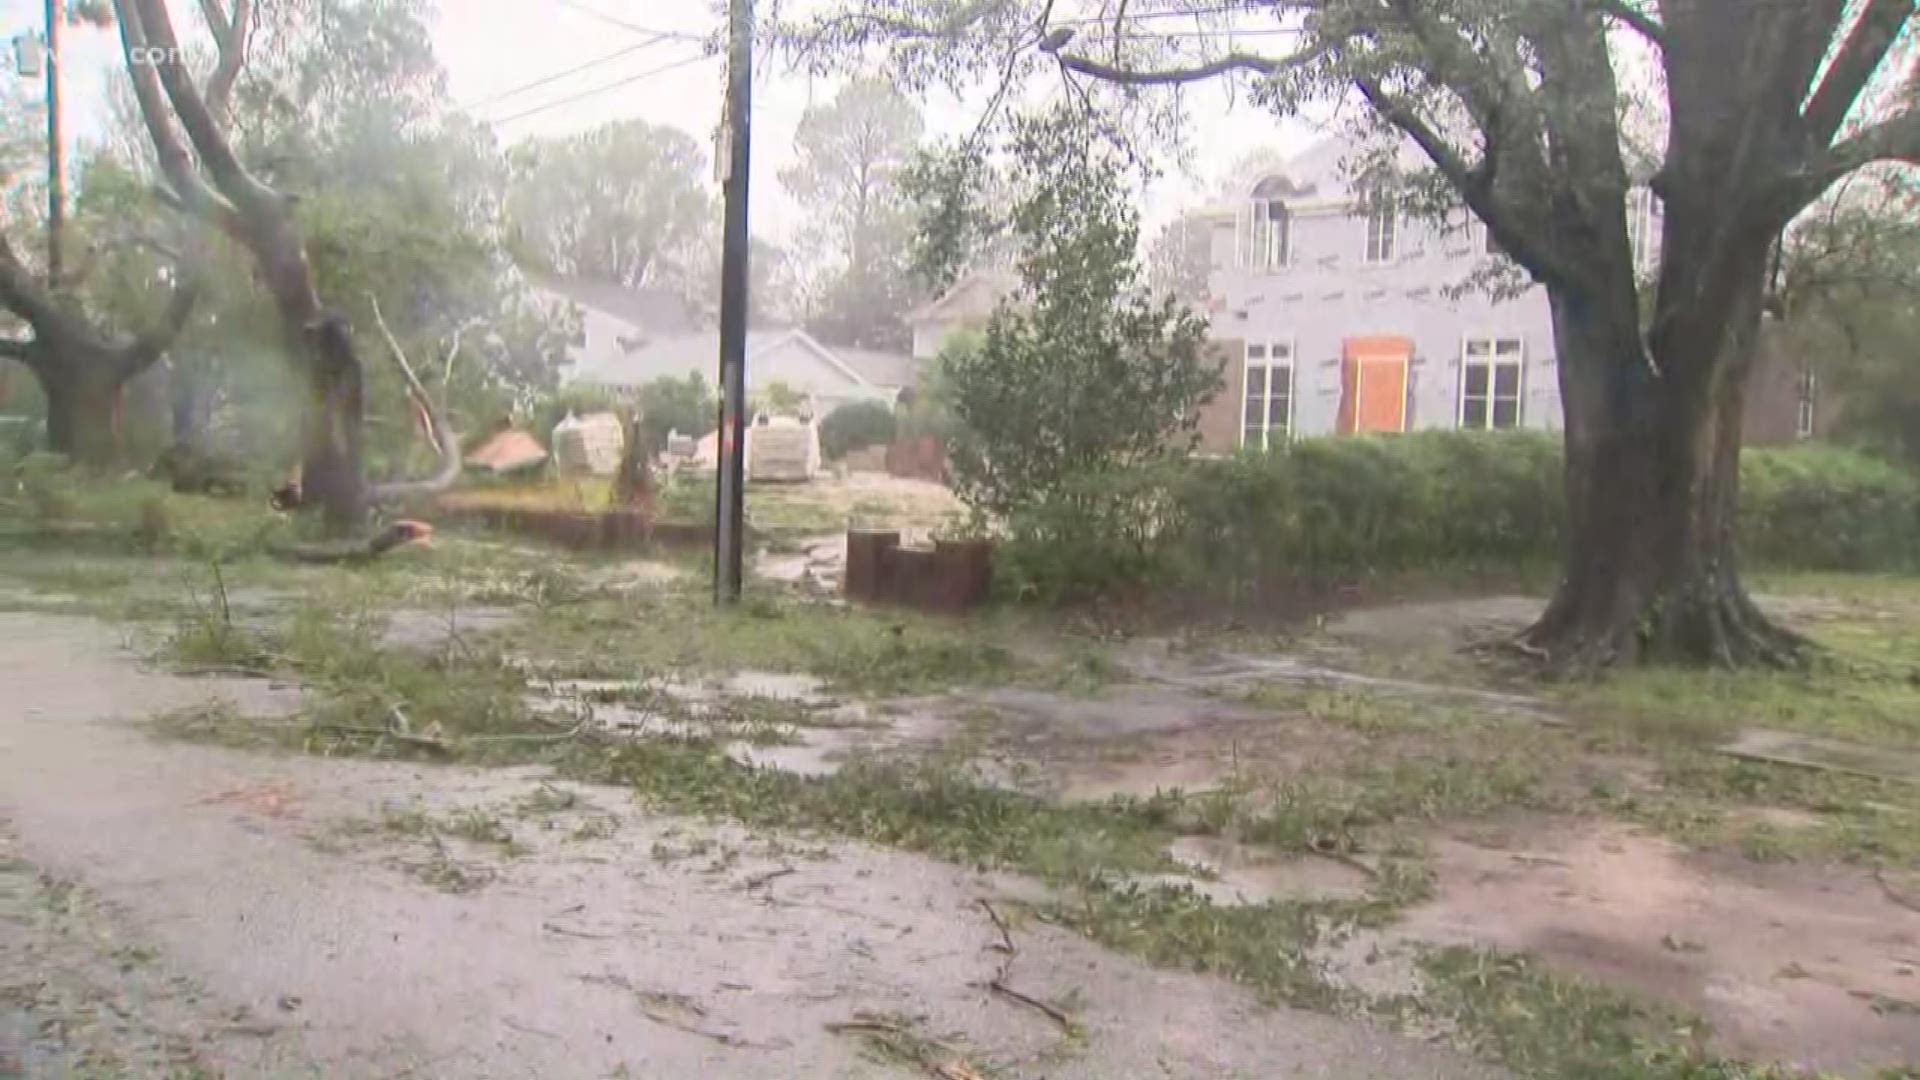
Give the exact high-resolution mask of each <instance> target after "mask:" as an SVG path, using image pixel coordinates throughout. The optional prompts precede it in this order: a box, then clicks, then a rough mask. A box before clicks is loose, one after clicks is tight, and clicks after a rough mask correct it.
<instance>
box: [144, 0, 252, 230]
mask: <svg viewBox="0 0 1920 1080" xmlns="http://www.w3.org/2000/svg"><path fill="white" fill-rule="evenodd" d="M138 5H139V0H114V11H115V12H116V13H117V14H118V16H119V20H118V21H119V24H120V51H121V54H122V57H123V58H124V59H125V61H126V66H127V78H129V79H130V80H132V82H133V96H134V100H135V102H136V103H137V104H138V105H139V106H140V119H141V120H142V121H143V122H144V123H145V124H146V128H147V136H148V137H149V138H150V139H152V140H153V150H154V154H155V156H156V157H157V158H158V159H159V162H160V174H161V175H162V176H164V177H166V179H167V188H168V193H167V195H166V196H163V198H164V199H165V201H168V202H170V203H172V204H173V205H175V206H177V207H178V208H180V209H182V210H185V211H186V212H188V213H191V214H194V215H196V216H199V217H202V218H205V219H207V220H209V221H212V222H213V223H215V224H216V225H218V226H219V227H220V228H221V229H222V230H223V231H225V232H227V233H228V234H229V235H234V234H237V232H238V230H239V215H238V213H237V212H236V211H235V210H234V207H233V204H231V203H229V202H227V200H226V199H224V198H222V197H221V196H220V193H219V192H217V191H215V190H214V189H213V188H212V187H211V186H209V185H208V184H207V182H206V180H205V179H203V178H202V177H201V176H200V170H199V169H198V167H196V166H195V165H194V161H193V155H192V154H191V153H189V152H188V150H187V147H186V145H185V144H184V143H182V142H181V141H180V135H179V133H178V132H176V131H175V130H174V127H173V119H172V113H171V111H170V110H169V109H168V107H167V99H166V95H165V93H164V92H163V91H162V89H161V86H160V80H159V75H158V73H157V72H156V71H155V69H154V65H152V64H151V63H148V62H147V61H146V60H145V59H144V57H147V56H149V55H151V53H150V51H149V50H148V44H147V33H146V27H145V24H144V23H143V22H142V21H141V12H140V9H139V6H138ZM137 57H138V58H141V59H136V58H137Z"/></svg>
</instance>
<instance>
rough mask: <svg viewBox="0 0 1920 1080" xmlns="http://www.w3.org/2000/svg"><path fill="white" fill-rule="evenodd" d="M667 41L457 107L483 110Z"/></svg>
mask: <svg viewBox="0 0 1920 1080" xmlns="http://www.w3.org/2000/svg"><path fill="white" fill-rule="evenodd" d="M669 40H671V39H670V38H668V37H666V36H665V35H660V36H658V37H652V38H648V39H647V40H645V41H642V42H639V43H638V44H634V45H628V46H626V47H624V48H620V49H615V50H614V51H613V52H610V53H606V54H605V55H602V56H597V57H594V58H593V59H592V60H588V61H585V62H584V63H579V64H575V65H573V66H572V67H568V68H563V69H561V70H560V71H556V72H554V73H553V74H551V75H544V76H542V77H540V78H538V79H535V80H533V81H532V82H528V83H521V84H520V85H519V86H515V87H512V88H510V89H506V90H502V91H500V92H499V93H497V94H489V95H488V96H486V97H484V98H481V99H479V100H478V101H471V102H467V103H466V104H463V105H460V106H458V107H459V109H460V110H461V111H462V112H471V111H473V110H474V109H483V108H486V107H487V106H489V105H496V104H499V103H500V102H502V101H505V100H507V99H508V98H515V97H519V96H520V95H521V94H524V93H526V92H527V91H529V90H538V89H540V88H542V87H546V86H551V85H553V84H554V83H557V82H559V81H561V80H562V79H566V78H570V77H572V76H574V75H578V74H580V73H581V72H583V71H590V70H592V69H594V68H597V67H599V66H601V65H603V64H609V63H612V62H613V61H615V60H619V59H622V58H623V57H628V56H632V55H633V54H634V53H637V52H641V51H644V50H646V49H650V48H652V47H654V46H655V45H658V44H660V43H661V42H663V41H669Z"/></svg>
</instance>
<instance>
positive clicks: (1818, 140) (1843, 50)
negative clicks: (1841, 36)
mask: <svg viewBox="0 0 1920 1080" xmlns="http://www.w3.org/2000/svg"><path fill="white" fill-rule="evenodd" d="M1916 11H1920V5H1916V4H1915V2H1914V0H1869V3H1868V6H1867V9H1866V11H1865V12H1863V13H1862V14H1861V16H1860V18H1859V20H1858V21H1857V22H1855V23H1854V26H1853V30H1852V32H1850V33H1849V34H1848V35H1847V40H1846V42H1845V43H1843V44H1842V45H1841V46H1840V51H1839V53H1838V54H1836V55H1835V56H1834V58H1833V62H1832V63H1831V64H1829V65H1828V66H1827V73H1826V75H1825V76H1824V77H1822V78H1821V80H1820V84H1819V86H1817V87H1815V88H1814V91H1813V94H1812V96H1811V97H1810V98H1808V99H1807V105H1806V108H1805V109H1804V110H1803V111H1802V112H1801V114H1800V115H1801V119H1802V120H1804V121H1805V123H1806V125H1807V140H1808V142H1809V143H1811V144H1812V145H1814V146H1826V145H1827V144H1828V143H1830V142H1832V141H1833V137H1834V135H1836V134H1837V133H1838V132H1839V131H1840V125H1841V124H1842V123H1845V122H1846V119H1847V114H1848V113H1849V112H1851V111H1852V110H1853V104H1854V102H1855V101H1857V100H1859V98H1860V94H1861V92H1862V91H1864V90H1865V89H1866V87H1867V83H1868V82H1870V81H1871V80H1872V79H1873V75H1874V72H1876V71H1878V70H1879V69H1880V65H1881V64H1882V63H1883V62H1884V61H1885V60H1886V58H1887V54H1888V53H1889V52H1891V51H1892V49H1893V45H1894V42H1896V41H1898V40H1899V38H1900V31H1901V29H1902V28H1903V27H1904V26H1905V25H1906V23H1907V20H1908V19H1911V18H1912V17H1913V16H1914V14H1915V12H1916Z"/></svg>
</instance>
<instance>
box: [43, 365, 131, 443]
mask: <svg viewBox="0 0 1920 1080" xmlns="http://www.w3.org/2000/svg"><path fill="white" fill-rule="evenodd" d="M92 366H93V365H89V364H75V365H72V366H70V367H61V368H52V367H48V368H47V369H45V370H42V369H40V368H36V372H38V373H40V375H41V378H40V388H41V390H42V391H43V392H44V393H45V394H46V398H47V448H48V449H50V450H52V451H53V452H55V453H57V454H65V455H67V456H68V457H69V458H72V459H73V460H74V461H75V462H78V463H80V464H82V465H90V466H96V467H98V466H105V465H111V464H113V462H114V460H115V458H116V457H117V456H118V454H119V450H120V438H119V429H120V387H121V380H120V379H119V378H117V377H115V376H114V374H113V373H111V372H102V371H95V370H89V369H90V368H91V367H92Z"/></svg>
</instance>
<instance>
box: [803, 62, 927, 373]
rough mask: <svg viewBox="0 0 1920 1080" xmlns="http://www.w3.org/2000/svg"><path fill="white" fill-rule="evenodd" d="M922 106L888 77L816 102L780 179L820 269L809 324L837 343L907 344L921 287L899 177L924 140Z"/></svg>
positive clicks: (856, 84)
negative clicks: (916, 286) (910, 313)
mask: <svg viewBox="0 0 1920 1080" xmlns="http://www.w3.org/2000/svg"><path fill="white" fill-rule="evenodd" d="M922 126H923V125H922V120H921V117H920V109H919V106H917V105H916V104H915V103H914V102H913V101H912V100H910V99H909V98H908V97H907V96H906V95H905V94H903V93H901V92H900V91H899V90H897V89H895V88H894V87H893V85H892V84H891V83H889V82H887V81H885V80H882V79H873V78H864V79H855V80H853V81H852V82H849V83H847V85H846V86H844V87H842V88H841V90H840V92H839V93H837V94H835V95H834V97H833V98H832V100H830V101H828V102H826V103H825V104H822V105H816V106H813V107H811V108H809V109H808V110H807V111H806V113H805V114H804V115H803V116H802V117H801V119H800V127H799V130H798V131H797V132H796V133H795V136H794V150H795V152H796V155H797V160H796V161H795V163H794V164H793V165H792V167H790V168H788V169H786V170H784V171H782V172H781V174H780V179H781V182H782V183H783V184H785V185H786V187H787V190H788V191H790V192H791V193H792V194H793V197H794V199H795V200H797V201H798V202H799V203H800V205H801V206H802V207H803V208H805V210H806V212H807V218H806V220H807V225H806V227H805V229H804V231H803V234H802V239H803V242H804V244H805V245H806V247H807V248H808V250H809V253H810V254H811V255H812V256H813V257H814V259H815V260H816V261H817V262H818V263H819V264H820V266H821V269H820V272H819V273H818V275H817V277H816V278H815V281H814V283H813V287H812V290H811V291H812V293H813V295H812V297H811V305H810V306H811V312H810V317H809V318H808V320H807V322H808V328H809V329H810V330H811V331H813V332H814V333H815V334H817V335H818V336H819V337H821V338H822V339H823V340H826V341H829V342H832V343H834V344H842V345H853V346H864V347H869V348H878V347H894V348H904V347H905V346H906V345H907V343H908V339H909V335H908V332H907V329H906V325H905V322H904V316H905V315H906V312H907V309H908V308H909V307H910V306H911V305H912V302H913V296H914V290H913V282H912V277H911V275H910V274H909V273H908V258H909V250H910V244H911V242H912V234H913V214H912V211H911V208H910V207H909V205H908V203H907V200H906V198H905V197H904V193H903V191H902V189H901V186H900V176H901V173H902V170H903V169H905V167H906V166H907V164H908V162H909V161H910V160H911V158H912V156H913V153H914V150H915V148H916V147H917V146H918V145H919V142H920V137H921V131H922Z"/></svg>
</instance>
